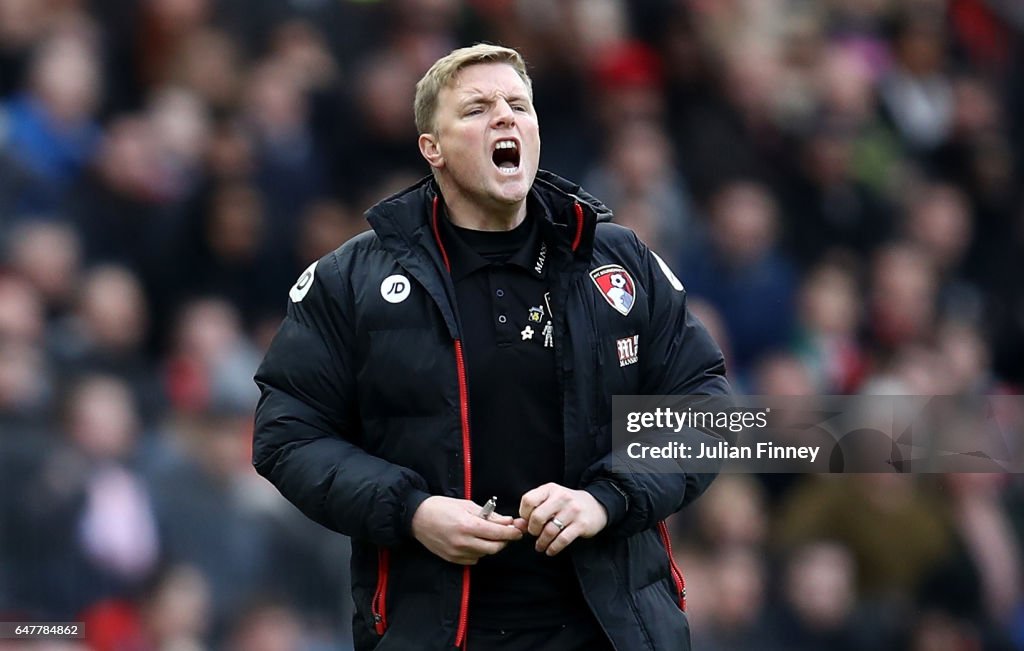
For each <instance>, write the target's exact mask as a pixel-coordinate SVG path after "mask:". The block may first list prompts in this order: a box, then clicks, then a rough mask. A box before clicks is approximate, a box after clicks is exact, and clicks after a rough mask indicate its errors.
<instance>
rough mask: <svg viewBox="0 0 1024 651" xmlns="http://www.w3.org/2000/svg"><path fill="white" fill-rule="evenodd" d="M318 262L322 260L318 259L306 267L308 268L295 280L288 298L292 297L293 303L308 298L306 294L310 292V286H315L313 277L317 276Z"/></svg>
mask: <svg viewBox="0 0 1024 651" xmlns="http://www.w3.org/2000/svg"><path fill="white" fill-rule="evenodd" d="M317 262H320V261H319V260H317V261H316V262H314V263H313V264H311V265H309V266H308V267H306V270H305V271H303V272H302V275H301V276H299V279H298V280H296V281H295V284H294V285H292V288H291V289H290V290H288V298H290V299H292V303H298V302H299V301H301V300H302V299H304V298H306V294H308V293H309V288H310V287H312V286H313V279H314V278H315V277H316V265H317Z"/></svg>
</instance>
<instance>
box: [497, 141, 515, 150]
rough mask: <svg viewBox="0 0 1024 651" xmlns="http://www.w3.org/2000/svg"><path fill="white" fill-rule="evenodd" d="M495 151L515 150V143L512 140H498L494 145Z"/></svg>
mask: <svg viewBox="0 0 1024 651" xmlns="http://www.w3.org/2000/svg"><path fill="white" fill-rule="evenodd" d="M494 148H495V149H517V147H516V142H515V141H514V140H499V141H498V144H497V145H495V147H494Z"/></svg>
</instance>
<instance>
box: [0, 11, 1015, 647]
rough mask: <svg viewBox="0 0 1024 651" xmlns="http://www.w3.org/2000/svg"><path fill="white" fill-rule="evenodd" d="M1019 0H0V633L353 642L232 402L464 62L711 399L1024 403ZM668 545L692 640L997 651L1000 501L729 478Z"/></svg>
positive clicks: (208, 642) (313, 535) (195, 643)
mask: <svg viewBox="0 0 1024 651" xmlns="http://www.w3.org/2000/svg"><path fill="white" fill-rule="evenodd" d="M1022 7H1024V5H1022V4H1021V3H1020V2H1018V1H1017V0H630V1H627V0H558V1H549V0H380V1H374V0H0V477H3V482H4V484H3V485H4V489H5V490H4V491H3V492H2V493H0V619H4V620H11V619H24V620H37V621H45V620H51V621H57V620H80V621H85V622H86V625H87V628H88V631H89V634H90V637H91V642H90V644H91V646H92V648H96V649H102V650H115V649H117V650H131V651H146V650H150V649H175V650H177V649H200V648H224V649H233V650H238V651H242V650H245V651H249V650H253V651H288V650H318V649H328V648H330V649H345V648H349V646H350V639H349V634H348V628H349V621H348V620H349V617H350V613H351V606H350V603H349V596H348V578H347V576H348V568H347V563H348V550H347V543H346V540H345V539H344V537H342V536H338V535H335V534H331V533H330V532H327V531H325V530H323V529H321V528H319V527H318V526H316V525H313V524H311V523H309V522H308V521H306V520H305V519H304V518H303V517H302V516H301V515H300V514H299V513H298V512H297V511H296V510H295V509H294V508H293V507H291V506H290V505H289V504H287V503H286V502H284V500H283V499H282V498H280V497H279V496H278V495H277V493H276V491H275V490H274V489H273V488H272V487H271V486H270V485H269V484H267V483H266V482H264V481H263V480H262V479H260V478H259V477H257V476H256V475H255V473H254V472H253V471H252V469H251V467H250V464H249V445H250V442H249V437H250V436H251V416H252V409H253V407H254V405H255V399H256V397H257V391H256V388H255V385H254V384H253V383H252V380H251V378H252V374H253V372H254V370H255V368H256V365H257V364H258V363H259V359H260V357H261V352H262V350H263V349H264V347H265V346H266V345H267V342H268V341H269V338H270V337H272V335H273V333H274V331H275V329H276V327H277V325H278V323H279V322H280V319H281V317H282V316H283V313H284V308H285V305H286V298H285V297H286V294H287V289H288V287H289V286H290V284H291V283H292V282H294V280H295V278H296V277H297V276H298V274H299V273H300V272H301V270H302V269H304V268H305V267H306V266H307V265H308V264H309V262H310V261H311V260H314V259H316V258H317V257H319V256H321V255H323V254H324V253H326V252H328V251H330V250H332V249H333V248H335V247H336V246H338V245H339V244H340V243H342V242H343V241H345V240H346V239H348V238H349V237H350V236H351V235H353V234H355V233H357V232H359V231H361V230H363V229H365V228H366V224H365V222H364V221H363V219H362V217H361V213H362V212H363V211H364V210H365V209H366V208H368V207H369V206H370V205H372V203H374V202H375V201H377V200H378V199H380V198H382V197H383V196H386V195H387V194H389V193H391V192H392V191H395V190H397V189H400V188H401V187H403V186H404V185H406V184H407V183H409V182H411V181H413V180H415V179H417V178H419V177H421V176H423V175H425V174H426V173H427V171H428V168H427V167H426V165H425V164H424V163H423V162H422V160H421V159H420V156H419V153H418V151H417V148H416V132H415V128H414V125H413V120H412V98H413V92H414V84H415V82H416V80H417V79H418V78H419V77H420V75H422V73H423V72H424V71H425V70H426V68H427V67H428V66H429V65H430V64H431V63H432V62H433V61H434V60H435V59H437V58H438V57H440V56H442V55H444V54H446V53H447V52H448V51H450V50H451V49H452V48H454V47H458V46H461V45H466V44H470V43H473V42H476V41H480V40H487V41H491V42H497V43H501V44H504V45H510V46H514V47H517V48H518V49H520V51H521V52H522V53H523V54H524V55H525V57H526V58H527V61H528V62H529V64H530V73H531V75H532V77H533V80H534V89H535V94H536V98H535V102H536V106H537V109H538V113H539V116H540V124H541V132H542V136H543V137H542V141H543V148H542V155H541V163H542V166H543V167H545V168H547V169H550V170H552V171H554V172H556V173H559V174H561V175H563V176H566V177H569V178H573V179H576V180H577V181H579V182H581V183H582V184H583V185H584V187H586V188H587V189H588V190H589V191H590V192H592V193H594V194H595V195H597V196H598V197H600V198H602V199H603V200H605V201H606V202H607V203H608V205H609V206H610V207H611V208H612V209H613V210H614V211H615V213H616V220H617V221H619V222H620V223H622V224H624V225H627V226H629V227H630V228H633V229H634V230H635V231H636V232H637V233H638V234H639V235H640V236H641V238H643V239H644V240H645V241H647V242H650V243H651V244H652V246H653V248H655V249H656V250H657V251H658V252H659V253H660V254H661V255H662V257H663V258H665V259H666V260H667V261H669V262H670V264H671V265H672V266H673V267H674V268H675V270H676V271H677V273H678V275H679V277H680V278H681V279H682V281H683V282H684V284H686V285H687V289H688V292H689V296H690V305H691V307H692V309H693V310H694V312H695V313H697V314H698V315H699V316H700V317H701V319H702V320H703V321H704V322H705V323H706V324H707V325H708V327H709V328H710V329H711V330H712V331H713V333H714V335H715V337H716V339H717V340H718V341H719V342H720V343H721V345H722V346H723V349H724V350H725V352H726V355H727V359H728V361H729V366H730V376H731V378H732V379H733V382H734V384H735V385H736V387H737V389H738V390H739V391H742V392H746V393H752V394H764V395H772V394H783V395H803V394H816V393H818V394H849V393H884V394H896V395H899V394H910V395H932V394H968V395H969V394H1017V393H1019V389H1020V388H1021V386H1022V384H1024V193H1022V192H1021V188H1022V187H1024V184H1022V180H1024V9H1022ZM672 525H673V529H674V532H675V538H676V544H675V553H676V555H677V556H678V557H679V562H680V565H681V567H682V569H683V572H684V574H685V575H686V576H687V578H688V585H689V590H688V603H689V607H690V611H689V612H690V617H691V625H692V628H693V630H694V641H695V648H697V649H700V650H701V651H729V650H736V651H740V650H754V649H758V650H763V649H768V650H769V651H773V650H779V651H781V650H795V651H803V650H807V651H811V650H816V649H830V650H831V651H845V650H851V651H853V650H861V649H872V650H875V649H881V650H888V649H892V650H894V651H895V650H911V651H947V650H948V651H975V650H981V649H997V650H1002V649H1024V556H1022V549H1024V542H1022V541H1024V482H1022V480H1021V479H1020V478H1019V477H1018V476H1012V475H1005V476H1004V475H950V476H934V477H911V476H888V475H864V476H852V477H809V476H807V477H796V476H760V477H749V476H728V477H721V478H720V479H719V480H718V481H717V482H716V484H714V485H713V486H712V489H711V490H710V491H709V492H708V494H707V495H706V496H705V497H704V498H703V499H702V500H700V501H698V503H697V506H696V507H695V508H693V509H691V510H690V512H687V513H684V514H681V515H679V516H677V517H676V518H675V520H674V521H673V522H672ZM67 648H76V646H75V645H74V644H69V645H67Z"/></svg>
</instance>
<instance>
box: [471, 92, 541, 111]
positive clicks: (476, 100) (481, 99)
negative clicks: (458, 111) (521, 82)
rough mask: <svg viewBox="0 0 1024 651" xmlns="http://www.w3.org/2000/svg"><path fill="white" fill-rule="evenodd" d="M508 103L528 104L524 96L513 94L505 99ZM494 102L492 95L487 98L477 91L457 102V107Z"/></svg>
mask: <svg viewBox="0 0 1024 651" xmlns="http://www.w3.org/2000/svg"><path fill="white" fill-rule="evenodd" d="M506 99H507V100H508V101H509V103H512V102H529V101H530V100H529V98H528V97H527V96H526V95H520V94H518V93H517V94H514V95H509V96H508V97H506ZM493 101H494V97H493V95H491V96H488V95H485V94H484V93H481V92H479V91H472V93H471V94H469V95H467V96H465V97H464V98H462V99H460V100H459V106H460V107H462V108H464V107H466V106H469V105H471V104H490V103H492V102H493Z"/></svg>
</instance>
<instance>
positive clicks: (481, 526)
mask: <svg viewBox="0 0 1024 651" xmlns="http://www.w3.org/2000/svg"><path fill="white" fill-rule="evenodd" d="M463 532H464V533H465V534H466V535H468V536H471V537H472V538H478V539H482V540H505V541H508V540H519V539H520V538H522V537H523V532H522V531H520V530H519V529H517V528H516V527H514V526H512V523H511V522H509V523H507V524H498V523H496V522H491V521H490V520H484V519H483V518H476V517H475V518H471V519H470V521H469V522H468V523H467V524H466V526H465V528H464V529H463Z"/></svg>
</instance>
